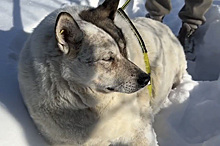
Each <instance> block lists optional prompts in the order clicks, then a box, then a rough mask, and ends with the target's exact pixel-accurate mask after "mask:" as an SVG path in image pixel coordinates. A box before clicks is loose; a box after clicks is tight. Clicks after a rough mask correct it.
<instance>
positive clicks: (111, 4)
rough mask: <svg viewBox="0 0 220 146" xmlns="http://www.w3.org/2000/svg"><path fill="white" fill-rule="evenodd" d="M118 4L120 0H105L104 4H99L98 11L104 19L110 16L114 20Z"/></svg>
mask: <svg viewBox="0 0 220 146" xmlns="http://www.w3.org/2000/svg"><path fill="white" fill-rule="evenodd" d="M118 4H119V0H105V1H104V3H103V4H102V5H99V6H98V7H97V8H96V11H98V12H99V14H100V17H101V18H103V19H105V18H109V19H111V20H114V18H115V13H116V11H117V8H118Z"/></svg>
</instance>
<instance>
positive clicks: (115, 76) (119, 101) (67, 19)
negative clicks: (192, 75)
mask: <svg viewBox="0 0 220 146" xmlns="http://www.w3.org/2000/svg"><path fill="white" fill-rule="evenodd" d="M117 6H118V1H117V0H106V1H105V2H104V3H103V4H102V5H100V6H99V7H98V8H92V9H91V8H89V7H82V6H78V7H71V6H69V7H66V8H62V9H59V10H56V11H54V12H53V13H51V14H50V15H49V16H47V17H46V18H45V19H44V20H43V21H42V22H41V23H40V25H39V26H38V27H37V28H36V29H35V30H34V32H33V33H32V35H31V36H30V37H29V39H28V40H27V42H26V45H25V47H24V48H23V50H22V52H21V55H20V61H19V84H20V89H21V92H22V95H23V98H24V101H25V104H26V106H27V108H28V110H29V113H30V115H31V117H32V118H33V120H34V122H35V124H36V125H37V128H38V129H39V131H40V132H41V133H42V135H43V136H44V137H45V138H46V140H47V141H48V142H49V143H51V144H52V145H59V146H60V145H73V146H77V145H102V146H107V145H140V146H147V145H150V146H153V145H157V142H156V136H155V133H154V131H153V129H152V122H153V115H154V114H155V113H156V112H158V110H159V108H160V104H161V103H162V102H163V101H164V100H165V98H166V97H167V95H168V94H169V92H170V90H171V89H172V87H174V86H176V85H178V83H179V82H180V80H181V78H182V75H183V74H184V73H185V72H186V71H185V70H186V61H185V56H184V52H183V49H182V47H181V45H180V43H179V42H178V40H177V39H176V37H175V36H174V35H173V34H172V32H171V31H170V29H169V28H168V27H167V26H165V25H163V24H162V23H159V22H156V21H154V20H150V19H147V18H137V19H136V20H132V21H133V23H134V24H135V26H136V28H137V29H138V30H139V32H140V34H141V36H142V37H143V39H144V41H145V44H146V46H147V49H148V55H149V59H150V64H151V71H152V73H151V77H152V84H153V94H152V95H153V97H152V98H151V97H149V95H148V90H147V88H143V87H144V86H145V85H146V83H147V82H148V80H149V76H148V75H147V74H146V73H144V70H145V64H144V59H143V54H142V50H141V48H140V45H139V43H138V40H137V38H136V37H135V35H134V33H133V32H132V30H131V29H130V27H129V24H128V23H127V22H125V20H124V19H123V18H122V17H121V16H120V15H118V14H117V13H116V10H117ZM141 88H142V89H141ZM128 93H129V94H128Z"/></svg>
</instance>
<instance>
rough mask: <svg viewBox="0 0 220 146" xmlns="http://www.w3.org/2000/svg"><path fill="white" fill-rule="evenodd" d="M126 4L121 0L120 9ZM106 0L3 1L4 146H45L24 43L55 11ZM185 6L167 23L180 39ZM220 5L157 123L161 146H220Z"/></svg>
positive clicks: (135, 5)
mask: <svg viewBox="0 0 220 146" xmlns="http://www.w3.org/2000/svg"><path fill="white" fill-rule="evenodd" d="M124 1H125V0H121V3H120V5H121V4H122V3H123V2H124ZM101 2H103V0H53V1H52V0H48V1H45V0H1V1H0V146H15V145H16V146H45V145H46V143H45V142H44V140H43V139H42V137H41V136H40V134H39V133H38V131H37V130H36V128H35V126H34V124H33V122H32V120H31V118H30V117H29V115H28V113H27V111H26V108H25V106H24V104H23V101H22V97H21V94H20V91H19V87H18V81H17V63H18V56H19V52H20V50H21V48H22V45H23V43H24V42H25V40H26V38H27V37H28V35H29V33H31V32H32V30H33V28H34V27H35V26H36V25H37V24H38V23H39V22H40V21H41V20H42V19H43V18H44V17H45V16H46V15H47V14H48V13H50V12H51V11H53V10H55V9H57V8H60V7H63V6H65V5H68V4H73V5H75V4H81V5H90V6H94V7H95V6H97V5H98V4H99V3H101ZM144 3H145V0H135V1H132V2H131V3H130V5H129V7H128V8H127V13H128V14H129V16H130V17H131V18H134V17H139V16H144V15H145V14H146V13H147V12H146V10H145V7H144ZM183 3H184V0H172V4H173V10H172V12H171V14H170V15H168V16H167V17H165V20H164V21H165V22H164V23H166V24H167V25H168V26H169V27H170V28H171V29H172V30H173V32H174V33H175V34H177V33H178V30H179V28H180V25H181V21H180V19H179V18H178V16H177V14H178V11H179V9H180V8H181V7H182V5H183ZM219 6H220V0H214V2H213V6H212V7H211V9H210V10H209V11H208V13H207V14H206V18H207V23H206V24H205V25H203V26H202V27H201V28H200V29H199V30H198V31H197V32H196V34H195V42H196V46H195V54H196V56H197V57H196V60H195V62H191V61H189V62H188V72H189V73H190V75H191V76H192V78H193V80H192V79H191V76H188V75H186V76H185V77H184V79H183V81H182V83H181V85H179V86H178V87H177V88H176V89H174V90H173V91H172V92H171V94H170V96H169V98H168V99H167V101H166V102H165V103H164V105H163V109H162V110H161V112H160V113H159V114H158V115H157V116H156V117H155V123H154V129H155V131H156V134H157V138H158V142H159V145H161V146H220V61H219V60H220V59H219V58H220V45H219V42H220V7H219Z"/></svg>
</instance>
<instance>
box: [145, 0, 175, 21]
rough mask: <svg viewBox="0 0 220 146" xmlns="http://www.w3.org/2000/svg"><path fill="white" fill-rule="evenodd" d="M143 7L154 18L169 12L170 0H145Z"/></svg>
mask: <svg viewBox="0 0 220 146" xmlns="http://www.w3.org/2000/svg"><path fill="white" fill-rule="evenodd" d="M145 7H146V9H147V11H148V12H149V13H150V16H152V17H154V18H156V17H163V16H165V15H166V14H169V13H170V10H171V2H170V0H147V1H146V3H145Z"/></svg>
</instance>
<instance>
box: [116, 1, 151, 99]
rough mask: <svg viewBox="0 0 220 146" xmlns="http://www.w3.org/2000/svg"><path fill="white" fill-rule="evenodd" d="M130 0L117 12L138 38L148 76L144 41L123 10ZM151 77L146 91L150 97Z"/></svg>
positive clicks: (149, 71) (149, 70) (148, 68)
mask: <svg viewBox="0 0 220 146" xmlns="http://www.w3.org/2000/svg"><path fill="white" fill-rule="evenodd" d="M130 1H131V0H127V1H126V2H125V3H124V5H123V6H122V7H121V8H119V9H118V13H119V14H120V15H121V16H122V18H124V19H125V21H126V22H127V23H129V26H130V28H131V30H132V31H133V33H134V35H135V36H136V38H137V39H138V42H139V44H140V46H141V49H142V52H143V54H144V62H145V69H146V72H147V74H148V75H149V76H150V75H151V69H150V62H149V58H148V54H147V49H146V47H145V44H144V41H143V39H142V37H141V35H140V33H139V32H138V30H137V29H136V27H135V26H134V24H133V23H132V22H131V20H130V18H129V17H128V16H127V14H126V13H125V12H124V10H125V8H126V7H127V6H128V4H129V3H130ZM151 83H152V78H151V76H150V81H149V83H148V85H147V88H148V92H149V95H150V97H151V96H152V84H151Z"/></svg>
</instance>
